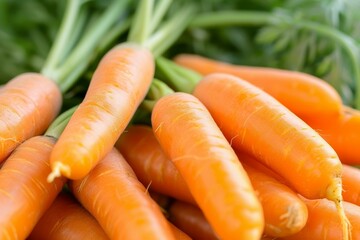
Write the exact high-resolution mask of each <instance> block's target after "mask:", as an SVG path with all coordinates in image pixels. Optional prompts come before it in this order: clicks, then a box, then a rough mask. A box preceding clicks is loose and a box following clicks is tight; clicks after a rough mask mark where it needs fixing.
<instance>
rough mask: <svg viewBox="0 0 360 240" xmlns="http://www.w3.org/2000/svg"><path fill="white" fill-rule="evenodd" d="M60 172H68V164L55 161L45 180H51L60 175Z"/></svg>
mask: <svg viewBox="0 0 360 240" xmlns="http://www.w3.org/2000/svg"><path fill="white" fill-rule="evenodd" d="M62 173H66V174H65V175H67V174H70V168H69V166H68V165H64V164H62V163H60V162H57V163H56V164H55V167H54V168H53V169H52V171H51V173H50V174H49V176H48V177H47V181H48V182H49V183H51V182H53V181H54V180H55V178H58V177H61V176H62Z"/></svg>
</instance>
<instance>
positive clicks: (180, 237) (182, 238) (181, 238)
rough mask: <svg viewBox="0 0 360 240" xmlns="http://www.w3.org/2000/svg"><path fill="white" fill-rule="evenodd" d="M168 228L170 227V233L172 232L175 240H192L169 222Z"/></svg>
mask: <svg viewBox="0 0 360 240" xmlns="http://www.w3.org/2000/svg"><path fill="white" fill-rule="evenodd" d="M169 226H170V228H171V231H172V232H173V234H174V236H175V239H176V240H191V239H192V238H190V237H189V236H188V235H187V234H186V233H184V232H183V231H181V230H180V229H179V228H177V227H176V226H175V225H174V224H172V223H171V222H169Z"/></svg>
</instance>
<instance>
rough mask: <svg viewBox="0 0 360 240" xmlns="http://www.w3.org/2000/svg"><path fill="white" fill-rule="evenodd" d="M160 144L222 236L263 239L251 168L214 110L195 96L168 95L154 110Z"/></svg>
mask: <svg viewBox="0 0 360 240" xmlns="http://www.w3.org/2000/svg"><path fill="white" fill-rule="evenodd" d="M152 126H153V129H154V132H155V135H156V138H157V139H158V141H159V143H160V145H161V146H162V148H163V150H164V151H165V152H166V154H167V155H168V156H169V157H170V158H171V160H172V161H173V162H174V164H175V166H176V167H177V169H178V170H179V172H180V173H181V175H182V176H183V178H184V179H185V181H186V183H187V185H188V187H189V189H190V192H191V193H192V195H193V197H194V199H195V200H196V202H197V204H198V205H199V207H200V208H201V209H202V211H203V212H204V215H205V216H206V218H207V219H208V221H209V223H210V224H211V226H212V227H213V229H214V231H215V232H216V233H217V235H218V236H219V237H220V238H221V239H237V238H239V237H241V238H243V239H248V240H251V239H259V238H260V236H261V234H262V232H263V228H264V219H263V213H262V208H261V205H260V203H259V200H258V199H257V198H256V196H255V192H254V190H253V188H252V186H251V183H250V180H249V178H248V176H247V175H246V172H245V171H244V169H243V168H242V166H241V164H240V162H239V160H238V158H237V157H236V154H235V153H234V151H233V149H232V148H231V146H230V145H229V143H228V142H227V141H226V139H225V137H224V136H223V134H222V133H221V131H220V129H219V128H218V127H217V126H216V124H215V122H214V121H213V119H212V118H211V115H210V113H209V112H208V111H207V110H206V108H205V107H204V106H203V105H202V104H201V102H200V101H199V100H198V99H196V98H195V97H194V96H192V95H190V94H186V93H175V94H171V95H167V96H165V97H162V98H161V99H160V100H158V102H157V103H156V104H155V107H154V109H153V112H152Z"/></svg>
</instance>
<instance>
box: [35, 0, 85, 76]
mask: <svg viewBox="0 0 360 240" xmlns="http://www.w3.org/2000/svg"><path fill="white" fill-rule="evenodd" d="M81 3H82V1H81V0H68V2H67V4H66V10H65V15H64V18H63V21H62V23H61V26H60V29H59V32H58V34H57V37H56V38H55V42H54V44H53V46H52V48H51V50H50V52H49V55H48V58H47V60H46V61H45V64H44V66H43V68H42V70H41V73H42V74H44V75H45V76H48V77H52V72H53V71H54V68H55V67H56V65H57V64H58V63H59V59H60V56H61V54H62V53H63V51H64V49H65V46H66V44H67V43H68V39H69V38H70V36H71V34H72V32H73V27H74V24H75V21H76V19H77V16H78V14H79V10H80V6H81ZM53 80H54V81H56V79H53Z"/></svg>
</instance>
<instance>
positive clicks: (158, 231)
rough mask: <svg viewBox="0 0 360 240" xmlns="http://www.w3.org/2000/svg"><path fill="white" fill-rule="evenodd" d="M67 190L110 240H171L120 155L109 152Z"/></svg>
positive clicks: (163, 221) (162, 219) (158, 213)
mask: <svg viewBox="0 0 360 240" xmlns="http://www.w3.org/2000/svg"><path fill="white" fill-rule="evenodd" d="M70 189H71V190H72V192H73V194H74V195H75V197H76V198H77V199H78V200H79V201H80V202H81V204H82V205H83V206H84V207H85V208H86V209H87V210H88V211H89V212H90V213H91V214H92V215H93V216H94V217H95V218H96V219H97V221H98V222H99V223H100V225H101V226H102V228H103V229H104V230H105V232H106V233H107V235H108V236H109V237H110V239H133V240H136V239H147V240H151V239H156V240H161V239H164V240H165V239H168V240H170V239H174V236H173V234H172V232H171V229H170V227H169V224H168V223H167V221H166V219H165V217H164V216H163V214H162V212H161V210H160V208H159V207H158V206H157V204H156V203H155V202H154V201H153V200H152V199H151V198H150V196H149V195H148V194H147V193H146V189H145V187H144V186H143V185H142V184H141V183H140V182H139V181H138V180H137V178H136V176H135V173H134V172H133V171H132V169H131V168H130V166H129V165H128V164H127V163H126V161H125V159H124V158H123V157H122V155H121V154H120V153H119V152H118V151H117V150H116V149H113V150H112V151H110V153H109V154H108V155H106V157H105V158H104V159H102V160H101V161H100V162H99V163H98V164H97V165H96V167H95V168H94V169H93V170H92V171H91V172H90V173H89V174H88V175H87V176H86V177H85V178H83V179H80V180H74V181H72V182H70Z"/></svg>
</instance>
